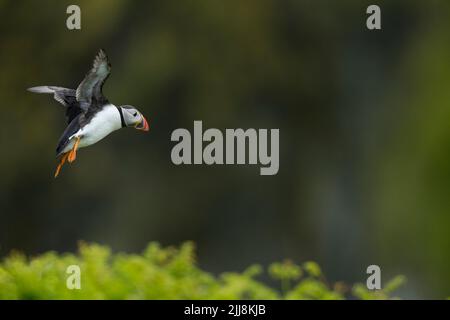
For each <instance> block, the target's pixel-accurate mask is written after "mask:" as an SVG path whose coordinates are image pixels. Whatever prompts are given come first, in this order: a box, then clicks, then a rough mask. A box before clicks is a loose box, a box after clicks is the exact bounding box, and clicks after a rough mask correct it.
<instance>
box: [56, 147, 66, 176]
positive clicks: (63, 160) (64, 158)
mask: <svg viewBox="0 0 450 320" xmlns="http://www.w3.org/2000/svg"><path fill="white" fill-rule="evenodd" d="M68 156H69V153H63V155H62V156H61V159H60V160H59V164H58V166H57V167H56V172H55V178H56V177H57V176H58V175H59V173H60V172H61V168H62V166H63V165H64V163H65V162H66V159H67V157H68Z"/></svg>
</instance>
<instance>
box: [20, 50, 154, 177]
mask: <svg viewBox="0 0 450 320" xmlns="http://www.w3.org/2000/svg"><path fill="white" fill-rule="evenodd" d="M110 73H111V64H110V63H109V61H108V56H107V55H106V53H105V51H104V50H103V49H100V51H99V52H98V54H97V56H96V57H95V59H94V62H93V64H92V68H91V69H90V70H89V72H88V73H87V74H86V76H85V77H84V79H83V81H81V83H80V84H79V85H78V87H77V89H68V88H63V87H58V86H38V87H31V88H28V89H27V90H28V91H30V92H34V93H47V94H53V98H54V99H55V100H56V101H57V102H59V103H60V104H61V105H62V106H64V107H65V111H66V119H67V124H68V125H67V127H66V129H65V130H64V132H63V134H62V135H61V137H60V139H59V141H58V144H57V147H56V158H57V159H58V158H59V163H58V165H57V167H56V171H55V178H56V177H58V175H59V174H60V172H61V168H62V167H63V165H64V163H66V161H67V162H69V163H72V162H74V161H75V159H76V158H77V151H78V150H79V149H81V148H84V147H88V146H91V145H93V144H95V143H97V142H98V141H100V140H102V139H103V138H105V137H106V136H107V135H109V134H110V133H111V132H113V131H116V130H119V129H121V128H125V127H131V128H135V129H137V130H141V131H148V130H149V125H148V122H147V120H146V119H145V117H144V116H143V115H142V113H141V112H139V111H138V110H137V109H136V108H135V107H133V106H131V105H119V106H116V105H114V104H112V103H110V102H109V101H108V99H107V98H106V97H105V96H104V95H103V93H102V88H103V85H104V83H105V81H106V79H107V78H108V76H109V75H110Z"/></svg>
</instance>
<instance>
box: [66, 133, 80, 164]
mask: <svg viewBox="0 0 450 320" xmlns="http://www.w3.org/2000/svg"><path fill="white" fill-rule="evenodd" d="M76 139H77V140H76V141H75V144H74V145H73V148H72V150H70V151H69V157H68V158H67V161H69V163H72V162H74V161H75V159H76V158H77V150H78V145H79V144H80V138H79V137H78V138H76Z"/></svg>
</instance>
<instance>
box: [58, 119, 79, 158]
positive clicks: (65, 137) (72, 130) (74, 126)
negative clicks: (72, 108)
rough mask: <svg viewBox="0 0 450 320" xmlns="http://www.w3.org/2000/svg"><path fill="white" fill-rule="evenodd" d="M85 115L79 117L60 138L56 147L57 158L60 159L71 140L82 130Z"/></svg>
mask: <svg viewBox="0 0 450 320" xmlns="http://www.w3.org/2000/svg"><path fill="white" fill-rule="evenodd" d="M82 118H83V114H79V115H77V116H76V117H75V118H74V119H73V120H72V121H71V122H70V123H69V125H68V126H67V127H66V129H65V130H64V132H63V134H62V135H61V137H60V138H59V141H58V145H57V146H56V156H57V157H59V156H60V155H61V153H62V151H63V150H64V148H65V147H66V146H67V144H68V143H69V142H70V138H71V137H72V136H73V135H74V134H75V133H77V132H78V130H80V128H81V123H82Z"/></svg>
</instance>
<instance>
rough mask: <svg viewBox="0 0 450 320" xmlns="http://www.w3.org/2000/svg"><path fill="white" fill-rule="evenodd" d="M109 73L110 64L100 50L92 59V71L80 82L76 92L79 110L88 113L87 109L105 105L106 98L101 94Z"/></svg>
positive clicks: (103, 52)
mask: <svg viewBox="0 0 450 320" xmlns="http://www.w3.org/2000/svg"><path fill="white" fill-rule="evenodd" d="M110 72H111V64H110V63H109V62H108V57H107V56H106V53H105V51H103V50H100V51H99V53H98V54H97V56H96V57H95V59H94V63H93V65H92V69H91V70H90V71H89V72H88V73H87V75H86V77H85V78H84V79H83V81H81V83H80V85H79V86H78V88H77V91H76V99H77V100H78V102H79V103H80V107H81V109H83V110H84V111H88V109H89V108H94V107H96V106H99V105H102V104H105V103H106V102H107V100H106V98H105V97H104V96H103V94H102V87H103V84H104V83H105V81H106V79H107V78H108V76H109V74H110Z"/></svg>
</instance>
